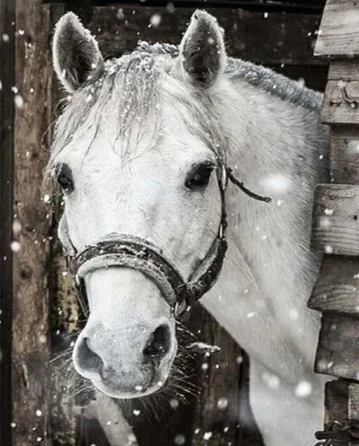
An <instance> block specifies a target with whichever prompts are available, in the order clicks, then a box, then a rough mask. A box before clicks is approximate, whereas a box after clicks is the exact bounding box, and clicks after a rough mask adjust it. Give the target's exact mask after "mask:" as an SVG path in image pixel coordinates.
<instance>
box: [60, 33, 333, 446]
mask: <svg viewBox="0 0 359 446" xmlns="http://www.w3.org/2000/svg"><path fill="white" fill-rule="evenodd" d="M216 26H218V25H216ZM218 32H219V31H218ZM216 35H218V33H217V34H216ZM186 36H187V38H188V35H186ZM220 57H223V55H220ZM167 72H168V70H167ZM184 88H186V80H185V79H184V78H183V77H182V75H181V74H180V73H179V72H178V71H176V68H174V69H173V71H172V72H171V73H170V74H166V75H165V76H164V79H163V95H164V98H163V101H164V102H163V119H164V122H163V133H162V135H161V138H160V142H159V143H158V144H157V145H156V147H155V148H150V149H149V147H148V146H150V145H151V143H150V141H149V140H146V138H143V139H142V140H141V143H140V145H138V144H137V145H136V148H135V149H134V150H133V154H132V156H127V157H122V158H121V156H119V154H118V153H116V151H117V152H119V153H120V152H121V141H118V140H117V139H116V136H117V133H116V124H117V123H116V118H117V115H115V114H114V113H113V110H112V109H110V107H109V108H108V109H106V108H105V109H104V112H103V113H102V115H101V119H100V123H99V131H98V132H97V134H96V136H95V137H94V134H93V131H91V129H90V131H88V130H87V129H86V132H82V133H78V134H75V135H74V138H73V139H72V141H71V142H70V143H69V144H68V146H67V147H66V148H65V149H64V150H62V151H61V152H60V153H59V154H58V155H56V156H55V159H54V160H53V162H54V163H56V162H64V163H67V164H68V165H69V166H70V167H71V168H72V170H73V174H74V180H75V191H74V192H73V193H72V194H71V195H70V196H69V197H67V198H66V199H65V202H66V206H65V214H66V218H67V223H68V229H69V234H70V237H71V240H72V242H73V244H74V246H75V247H76V248H77V249H78V250H81V249H83V248H84V247H85V246H86V245H88V244H90V243H93V242H96V241H98V240H100V239H101V238H104V237H106V235H108V234H111V233H116V232H117V233H126V234H133V235H137V236H140V237H144V238H148V239H150V240H151V241H152V242H153V243H155V244H156V245H157V246H159V247H160V248H162V249H163V251H164V254H165V255H166V256H167V257H168V258H169V259H171V261H172V262H173V263H175V264H176V265H177V266H178V267H179V269H180V270H181V271H182V274H183V275H184V277H188V276H189V275H190V273H191V271H192V270H193V267H194V265H195V263H196V261H197V260H198V259H199V258H201V257H203V255H204V254H205V253H206V252H207V250H208V249H209V247H210V245H211V242H212V240H213V238H214V237H215V236H216V232H217V228H218V224H219V221H220V212H221V209H220V196H219V192H218V185H217V182H216V180H215V175H212V179H211V181H210V184H209V185H208V187H207V189H206V191H205V192H203V193H196V192H188V191H186V190H185V189H184V188H183V183H184V178H185V176H186V173H187V172H188V170H189V169H190V167H191V166H192V165H193V164H194V163H196V162H198V161H202V160H205V159H211V158H212V159H213V152H212V150H211V149H210V148H209V147H207V146H206V144H205V143H204V142H203V141H202V140H201V139H200V138H199V137H198V136H196V135H194V134H193V132H191V133H190V132H189V131H188V129H187V127H186V121H188V120H191V116H190V115H189V112H188V110H187V109H186V107H185V106H184V105H183V104H181V103H180V102H179V101H177V102H176V101H175V100H174V99H173V97H172V100H170V99H169V96H170V95H166V92H167V93H168V92H170V91H171V90H176V89H178V90H181V91H182V90H183V89H184ZM191 88H193V87H190V86H188V93H187V94H188V95H189V94H190V92H191V91H193V90H191ZM206 94H207V95H208V97H209V98H210V100H211V104H212V107H213V110H211V112H213V116H214V117H217V118H214V119H217V122H216V123H217V124H218V125H219V126H220V128H221V129H222V131H223V134H224V136H225V138H226V141H227V147H226V151H227V158H228V159H227V164H228V165H229V166H230V167H232V168H234V171H235V173H236V175H238V177H239V178H240V180H241V181H244V183H245V184H246V186H248V187H250V188H251V189H252V190H254V191H255V192H258V193H261V194H263V195H270V196H271V197H272V198H273V201H272V202H271V203H270V204H266V203H261V202H258V201H255V200H253V199H251V198H249V197H248V196H246V195H245V194H243V193H242V192H241V191H239V190H238V189H237V188H236V187H235V186H233V185H229V187H228V190H227V197H226V201H227V212H228V222H229V230H228V243H229V251H228V254H227V258H226V260H225V264H224V268H223V271H222V273H221V276H220V278H219V281H218V283H217V284H216V286H215V288H214V289H213V290H212V291H211V292H210V293H208V295H206V296H205V297H203V300H202V302H203V304H204V305H205V306H206V308H207V309H208V310H209V311H210V312H211V313H212V314H213V315H214V316H215V318H216V319H217V321H218V322H219V323H220V324H221V325H223V326H224V327H225V328H226V330H227V331H228V332H229V333H230V334H231V335H232V336H233V338H234V339H235V340H236V341H237V342H238V343H239V344H240V345H241V346H242V347H243V348H244V349H245V350H246V351H247V352H248V354H249V356H250V359H251V372H250V375H251V389H250V397H251V398H250V399H251V405H252V409H253V412H254V415H255V418H256V420H257V423H258V425H259V427H260V429H261V431H262V433H263V436H264V439H265V444H266V446H284V445H287V444H291V445H292V446H310V445H312V444H313V442H314V431H315V430H318V429H320V428H321V425H322V418H323V388H324V381H325V379H324V378H323V377H321V376H318V375H315V374H314V373H313V360H314V355H315V349H316V344H317V336H318V328H319V316H318V315H317V314H315V313H314V312H312V311H310V310H308V309H307V307H306V302H307V300H308V298H309V295H310V292H311V288H312V286H313V284H314V281H315V278H316V276H317V273H318V268H319V264H320V257H318V256H316V255H315V254H313V253H312V252H311V251H310V246H309V240H310V229H311V228H310V219H311V218H310V216H311V208H312V202H313V192H314V188H315V184H316V183H317V182H319V181H320V180H322V179H324V178H325V165H324V161H322V160H321V158H322V157H320V155H322V154H324V153H325V152H326V151H327V132H326V130H325V129H324V128H323V127H321V126H320V125H319V124H318V115H317V113H316V112H313V111H309V110H308V109H306V108H305V107H301V106H299V105H295V104H294V103H291V102H290V101H284V100H282V99H280V98H279V97H276V96H274V95H270V94H268V93H267V92H264V91H263V90H261V89H260V88H255V87H253V86H251V85H249V84H248V83H247V82H246V81H243V80H238V81H236V82H233V81H232V80H230V79H229V76H228V75H227V74H226V73H224V74H223V73H219V76H218V78H217V79H216V80H215V82H214V83H213V84H211V86H210V87H209V89H208V90H207V92H206ZM218 121H219V122H218ZM97 124H98V123H97ZM90 143H91V144H92V145H91V149H90V150H89V151H88V153H87V154H86V156H85V157H84V154H85V152H86V151H87V148H88V146H89V144H90ZM114 149H115V150H114ZM278 178H280V179H281V180H280V184H279V186H278V184H273V181H274V182H276V181H277V180H278ZM283 184H285V187H283ZM86 286H87V291H88V295H89V299H90V310H91V314H90V318H89V321H88V323H87V325H86V328H85V330H84V332H83V333H85V334H86V335H87V336H90V335H91V336H93V335H95V336H97V338H99V339H100V341H99V342H100V344H101V346H100V348H101V349H103V352H105V353H104V354H106V355H110V356H111V355H112V358H113V361H114V364H117V365H118V368H119V369H118V370H119V387H121V379H122V380H126V386H127V387H126V388H128V382H131V383H132V385H133V387H135V385H136V379H138V380H141V379H142V377H141V376H140V372H139V371H138V370H137V369H136V364H137V363H138V358H137V353H138V351H139V349H140V348H142V347H141V346H142V345H143V342H144V340H145V338H146V337H147V336H148V334H149V333H150V330H152V329H153V327H155V326H156V324H158V321H159V320H160V319H161V320H166V321H167V322H168V323H169V324H170V326H171V327H172V333H173V332H174V330H173V327H174V320H173V317H172V316H171V315H170V311H169V307H168V304H167V303H166V302H165V301H164V299H163V298H162V297H161V296H160V294H159V292H158V291H156V290H155V289H154V288H155V287H154V286H153V285H152V284H151V283H149V281H148V279H145V278H144V277H140V275H139V273H136V272H134V271H132V272H131V271H129V270H122V269H116V268H112V269H109V270H107V271H98V272H93V273H91V274H90V275H89V277H88V278H87V280H86ZM253 313H254V314H253ZM249 314H251V317H247V316H248V315H249ZM104 327H105V328H106V330H104ZM143 333H145V334H143ZM82 336H84V334H83V335H82ZM116 342H117V343H118V346H117V347H116ZM175 352H176V341H175V339H174V337H173V339H172V350H171V356H170V358H169V359H168V361H167V362H166V363H165V364H164V365H163V366H162V367H161V368H160V370H159V372H158V376H159V380H162V379H165V378H166V376H167V375H168V373H169V369H170V366H171V363H172V360H173V356H174V354H175ZM75 359H76V358H75ZM126 371H127V372H126ZM126 373H127V374H126ZM125 375H126V376H125ZM124 376H125V378H124ZM268 376H275V377H276V379H275V381H274V382H275V383H279V384H278V385H276V386H271V385H269V384H268V383H269V382H273V380H272V381H269V380H268ZM121 377H122V378H121ZM94 382H95V384H96V379H94ZM303 382H306V383H307V382H309V383H310V384H311V388H312V392H311V393H310V394H309V395H306V396H297V395H296V388H297V386H298V385H300V383H303ZM98 386H99V387H100V388H101V384H98ZM102 390H103V391H104V392H107V393H108V394H111V392H109V391H108V390H106V389H102ZM150 390H151V391H155V390H156V387H154V388H152V389H150ZM127 392H128V390H127ZM124 395H125V396H128V394H127V393H126V394H125V393H121V391H118V392H117V393H116V394H115V395H114V396H117V397H123V396H124ZM139 395H141V392H139V393H137V394H136V392H133V396H139Z"/></svg>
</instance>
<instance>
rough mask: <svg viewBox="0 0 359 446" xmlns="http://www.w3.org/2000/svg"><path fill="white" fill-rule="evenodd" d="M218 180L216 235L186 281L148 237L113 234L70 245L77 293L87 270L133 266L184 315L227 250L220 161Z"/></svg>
mask: <svg viewBox="0 0 359 446" xmlns="http://www.w3.org/2000/svg"><path fill="white" fill-rule="evenodd" d="M217 180H218V185H219V191H220V195H221V210H222V216H221V221H220V225H219V229H218V234H217V237H216V238H215V240H214V242H213V243H212V246H211V247H210V249H209V251H208V253H207V255H206V257H205V258H204V259H203V261H202V262H201V263H200V265H199V266H198V267H197V268H196V269H195V270H194V271H193V272H192V274H191V276H190V278H189V280H188V282H186V281H185V279H184V278H183V277H182V275H181V273H180V272H179V270H178V269H177V268H176V266H175V265H173V264H172V263H171V262H170V260H168V259H167V258H166V257H165V256H164V255H163V253H162V250H161V249H159V248H158V247H156V246H155V245H153V244H152V243H150V242H149V241H148V240H145V239H142V238H140V237H135V236H131V235H127V234H113V235H111V238H110V239H109V240H104V241H101V242H99V243H96V244H95V245H91V246H88V247H86V248H85V249H84V250H83V251H81V252H80V253H77V252H76V250H75V249H74V247H73V245H72V244H71V245H72V248H73V249H72V250H73V252H74V253H73V255H68V261H69V267H70V271H71V272H72V273H73V274H74V276H75V284H76V287H77V289H78V292H79V294H80V296H81V297H83V298H86V297H87V295H86V287H85V284H84V278H85V276H86V275H87V274H88V273H89V272H91V271H94V270H97V269H102V268H108V267H111V266H114V267H127V268H132V269H135V270H136V271H140V272H141V273H143V274H144V275H145V276H147V277H148V278H149V279H151V280H152V281H153V282H154V283H155V284H156V285H157V286H158V288H159V289H160V290H161V292H162V294H163V296H164V297H165V299H166V300H167V302H168V303H169V304H170V306H171V307H172V309H173V311H174V314H175V317H177V318H180V317H183V316H184V314H185V313H186V312H188V311H189V310H190V308H191V307H192V306H193V304H194V303H195V302H196V301H198V300H199V299H200V298H201V297H202V296H203V295H204V294H205V293H207V292H208V291H209V290H210V289H211V288H212V287H213V285H214V284H215V282H216V280H217V279H218V277H219V273H220V271H221V269H222V265H223V261H224V257H225V253H226V251H227V246H228V245H227V240H226V228H227V214H226V206H225V190H226V187H227V182H228V180H227V170H226V167H225V165H224V164H223V163H222V162H221V161H220V160H219V166H218V167H217Z"/></svg>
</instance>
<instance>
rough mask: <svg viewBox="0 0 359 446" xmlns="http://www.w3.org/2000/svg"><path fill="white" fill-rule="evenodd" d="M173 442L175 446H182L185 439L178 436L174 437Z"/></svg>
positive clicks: (180, 435)
mask: <svg viewBox="0 0 359 446" xmlns="http://www.w3.org/2000/svg"><path fill="white" fill-rule="evenodd" d="M173 442H174V444H175V445H176V446H182V445H184V444H185V443H186V437H185V436H184V435H182V434H178V435H176V436H175V438H174V441H173Z"/></svg>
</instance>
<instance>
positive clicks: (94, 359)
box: [77, 338, 103, 371]
mask: <svg viewBox="0 0 359 446" xmlns="http://www.w3.org/2000/svg"><path fill="white" fill-rule="evenodd" d="M77 361H78V364H79V366H80V367H81V368H83V369H84V370H89V371H90V370H92V371H98V370H99V369H100V368H101V366H102V364H103V361H102V359H101V358H100V356H99V355H98V354H97V353H95V352H94V351H93V350H92V349H91V347H90V341H89V339H88V338H83V339H82V342H81V345H80V348H79V349H78V357H77Z"/></svg>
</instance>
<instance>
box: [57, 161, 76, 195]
mask: <svg viewBox="0 0 359 446" xmlns="http://www.w3.org/2000/svg"><path fill="white" fill-rule="evenodd" d="M55 173H56V178H57V182H58V183H59V185H60V187H61V189H62V190H63V191H64V192H66V193H67V194H69V193H70V192H72V191H73V190H74V182H73V179H72V172H71V169H70V168H69V166H67V165H66V164H61V165H59V166H56V168H55Z"/></svg>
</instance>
